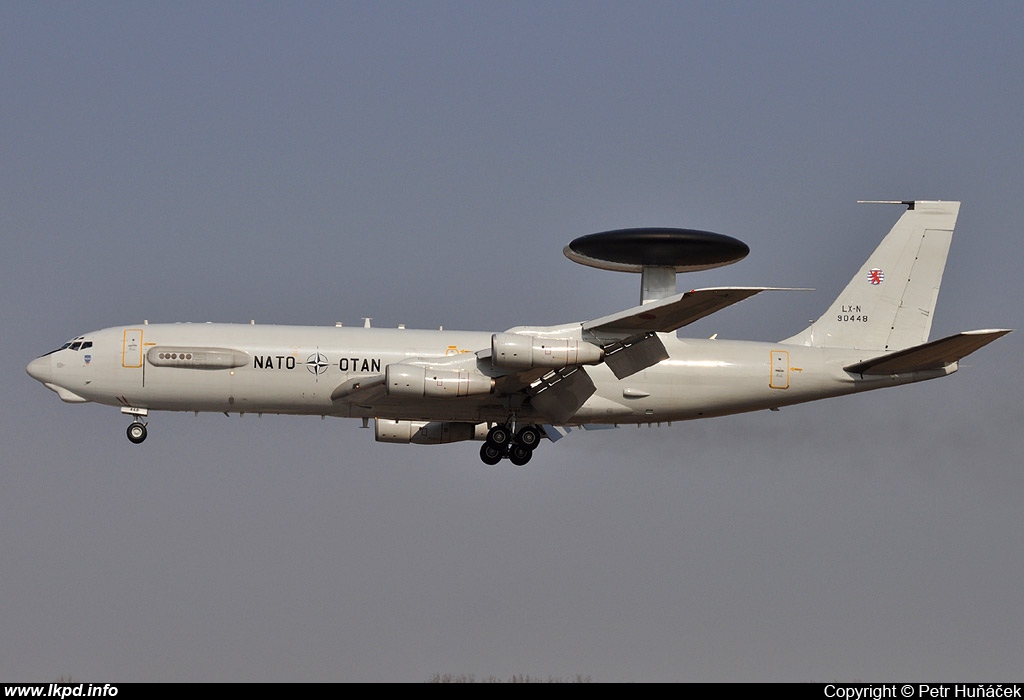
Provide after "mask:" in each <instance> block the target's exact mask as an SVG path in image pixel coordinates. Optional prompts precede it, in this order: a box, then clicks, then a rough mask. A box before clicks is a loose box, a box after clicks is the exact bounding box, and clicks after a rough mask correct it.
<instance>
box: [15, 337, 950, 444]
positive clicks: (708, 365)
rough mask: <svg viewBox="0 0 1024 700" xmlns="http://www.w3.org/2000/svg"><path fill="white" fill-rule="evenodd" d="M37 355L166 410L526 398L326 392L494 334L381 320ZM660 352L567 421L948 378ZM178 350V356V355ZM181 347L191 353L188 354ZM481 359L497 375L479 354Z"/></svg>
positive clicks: (423, 408)
mask: <svg viewBox="0 0 1024 700" xmlns="http://www.w3.org/2000/svg"><path fill="white" fill-rule="evenodd" d="M82 338H83V339H84V341H86V342H89V343H91V346H90V347H88V348H87V349H77V350H76V349H72V348H71V347H69V348H65V349H61V350H58V351H55V352H52V353H50V354H48V355H44V356H43V357H41V358H38V359H37V360H35V361H33V363H32V364H31V365H29V374H31V375H32V376H33V377H35V378H36V379H38V380H39V381H42V382H43V383H44V384H46V385H47V386H48V387H49V388H51V389H53V390H54V391H56V392H57V393H58V395H60V397H61V398H62V399H64V400H65V401H69V402H81V401H93V402H96V403H101V404H107V405H112V406H121V407H136V408H141V409H146V410H157V411H159V410H166V411H197V412H198V411H217V412H228V413H285V414H304V415H330V416H339V417H367V418H385V419H395V420H413V421H462V422H471V423H482V422H501V421H505V420H506V419H507V418H508V416H509V414H510V410H511V411H512V412H515V413H517V415H518V417H519V418H521V419H524V420H525V419H534V418H541V417H538V416H535V415H534V411H533V409H532V408H531V406H530V404H529V402H526V403H525V404H519V405H510V403H509V401H508V397H502V396H500V395H497V394H489V395H482V396H468V397H460V398H423V399H416V400H409V399H408V398H402V399H398V398H395V397H392V396H388V395H387V394H386V393H385V392H383V391H381V392H377V394H376V395H374V396H373V397H371V398H372V400H370V401H368V400H366V399H367V396H365V395H358V394H355V395H352V396H341V397H338V396H336V397H335V398H333V399H332V393H335V390H336V389H337V388H338V387H340V386H342V385H344V384H345V383H346V382H350V383H351V382H352V381H353V380H359V378H360V377H364V378H367V379H369V378H372V377H377V376H380V375H381V374H382V373H383V372H384V370H385V368H386V367H387V366H388V365H389V364H392V363H397V362H401V361H403V360H407V359H409V358H418V359H421V360H422V359H430V358H436V359H438V360H439V361H444V360H445V359H446V358H448V359H451V358H453V357H463V358H470V357H471V355H472V354H474V353H477V352H478V351H480V350H481V349H483V348H487V347H489V343H490V341H491V333H487V332H461V331H443V330H438V331H425V330H411V329H410V330H406V329H384V328H358V327H356V328H342V327H304V326H273V325H270V326H268V325H251V324H249V325H242V324H214V323H201V324H192V323H183V324H152V325H149V324H140V325H136V326H123V327H117V328H107V329H104V330H100V331H96V332H93V333H89V334H87V335H85V336H82ZM661 339H662V341H663V343H664V345H665V348H666V350H667V351H668V353H669V358H668V359H665V360H663V361H661V362H659V363H658V364H656V365H654V366H651V367H649V368H647V369H645V370H642V371H640V372H637V373H635V374H633V375H632V376H629V377H626V378H624V379H621V380H620V379H617V378H616V377H615V376H614V375H613V374H612V372H611V370H610V369H609V368H608V367H607V366H606V365H604V364H599V365H595V366H588V367H586V372H587V373H588V375H589V376H590V378H591V379H592V380H593V382H594V384H595V386H596V387H597V391H596V392H595V393H594V394H593V395H592V396H590V397H589V398H588V399H587V400H586V402H585V403H584V404H583V405H582V406H581V407H580V408H579V409H578V410H577V411H576V412H575V414H574V415H573V416H572V418H571V419H570V420H567V421H565V423H566V424H569V425H578V424H590V423H611V424H617V423H656V422H663V421H664V422H667V421H676V420H691V419H697V418H706V417H712V416H720V415H727V414H732V413H741V412H745V411H754V410H760V409H770V408H775V407H779V406H784V405H789V404H795V403H801V402H805V401H811V400H815V399H820V398H825V397H829V396H839V395H843V394H850V393H854V392H857V391H864V390H868V389H874V388H879V387H883V386H895V385H898V384H906V383H909V382H913V381H921V380H924V379H931V378H933V377H939V376H944V375H946V374H949V373H951V372H953V371H955V370H956V366H955V364H954V365H952V366H950V367H947V368H944V369H941V370H932V371H927V372H914V373H908V374H902V375H886V376H876V377H864V378H862V377H860V376H857V375H852V374H850V373H849V372H847V371H845V370H844V369H843V367H845V366H848V365H850V364H851V363H854V362H857V361H860V360H864V359H866V358H867V357H870V356H871V355H872V353H871V352H862V351H857V350H846V349H833V348H820V347H808V346H803V345H789V344H779V343H764V342H750V341H728V340H695V339H677V338H676V337H675V336H674V335H671V334H666V335H662V336H661ZM179 353H180V354H181V358H180V359H179V358H178V357H177V355H178V354H179ZM186 355H187V357H186ZM476 365H477V367H478V368H479V370H480V371H481V372H483V373H484V374H490V375H492V376H499V375H501V374H502V372H500V371H496V370H493V369H492V368H491V365H490V360H489V359H486V358H484V359H480V360H478V361H477V362H476Z"/></svg>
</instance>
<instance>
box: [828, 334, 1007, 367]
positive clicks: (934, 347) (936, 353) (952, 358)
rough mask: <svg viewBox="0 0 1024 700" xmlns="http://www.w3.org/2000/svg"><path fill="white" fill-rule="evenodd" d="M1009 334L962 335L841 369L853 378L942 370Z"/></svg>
mask: <svg viewBox="0 0 1024 700" xmlns="http://www.w3.org/2000/svg"><path fill="white" fill-rule="evenodd" d="M1009 332H1010V331H1008V330H1004V329H992V330H981V331H964V332H963V333H957V334H956V335H951V336H949V337H947V338H942V339H940V340H933V341H932V342H930V343H925V344H924V345H917V346H915V347H912V348H907V349H906V350H900V351H899V352H893V353H890V354H888V355H882V356H880V357H875V358H872V359H870V360H865V361H864V362H858V363H856V364H853V365H850V366H848V367H844V368H843V369H845V370H846V371H847V372H852V373H853V374H901V373H904V372H919V371H923V370H929V369H942V368H943V367H946V366H948V365H951V364H953V363H954V362H958V361H959V360H961V359H963V358H964V357H967V356H968V355H970V354H971V353H972V352H974V351H975V350H978V349H979V348H983V347H985V346H986V345H988V344H989V343H991V342H992V341H993V340H998V339H999V338H1002V337H1003V336H1004V335H1006V334H1007V333H1009Z"/></svg>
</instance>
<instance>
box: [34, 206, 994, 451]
mask: <svg viewBox="0 0 1024 700" xmlns="http://www.w3.org/2000/svg"><path fill="white" fill-rule="evenodd" d="M893 203H897V204H904V205H906V206H907V210H906V211H905V213H904V214H903V215H902V216H901V217H900V219H899V220H898V221H897V222H896V225H895V226H894V227H893V228H892V230H891V231H890V232H889V234H888V235H887V236H886V237H885V238H884V239H883V240H882V242H881V244H880V245H879V246H878V248H877V249H876V250H875V252H874V253H872V254H871V256H870V257H869V258H868V259H867V261H866V262H865V263H864V264H863V265H862V266H861V268H860V269H859V270H858V271H857V273H856V274H855V275H854V276H853V279H852V280H850V282H849V284H848V285H847V286H846V288H845V289H844V290H843V291H842V293H841V294H840V295H839V296H838V297H837V298H836V300H835V301H834V302H832V305H831V306H829V307H828V309H827V310H826V311H825V313H824V314H823V315H822V316H821V318H819V319H818V320H817V321H815V322H813V323H812V324H811V325H810V326H809V327H807V328H806V329H804V330H802V331H801V332H799V333H797V334H796V335H793V336H791V337H789V338H786V339H784V340H779V341H776V342H752V341H733V340H720V339H716V338H714V337H713V338H711V339H689V338H685V339H684V338H677V337H676V335H675V334H674V331H676V330H677V329H679V328H682V327H683V326H686V325H687V324H690V323H693V322H694V321H696V320H698V319H700V318H703V317H705V316H707V315H709V314H711V313H714V312H716V311H719V310H721V309H723V308H725V307H727V306H729V305H731V304H734V303H736V302H739V301H742V300H744V299H747V298H749V297H751V296H754V295H755V294H758V293H760V292H763V291H768V290H770V289H774V288H770V287H717V288H708V289H695V290H692V291H689V292H685V293H682V294H679V293H676V273H678V272H686V271H692V270H703V269H707V268H711V267H716V266H720V265H725V264H728V263H731V262H735V261H736V260H738V259H740V258H742V257H744V256H745V255H746V254H747V253H748V252H749V249H748V248H747V246H746V245H744V244H743V243H741V242H740V241H737V240H736V239H734V238H730V237H728V236H722V235H719V234H714V233H709V232H705V231H694V230H686V229H626V230H620V231H610V232H606V233H599V234H593V235H590V236H583V237H581V238H577V239H576V240H574V241H573V242H572V243H570V244H569V245H568V246H567V247H566V248H565V251H564V252H565V254H566V255H567V256H568V257H569V258H570V259H572V260H574V261H576V262H580V263H583V264H587V265H591V266H594V267H599V268H602V269H609V270H620V271H634V272H640V273H641V274H642V277H641V304H640V305H639V306H635V307H633V308H630V309H626V310H625V311H621V312H618V313H614V314H611V315H609V316H604V317H602V318H597V319H594V320H590V321H582V322H573V323H564V324H561V325H556V326H520V327H516V328H510V329H508V330H506V331H504V332H501V333H491V332H465V331H445V330H436V331H435V330H406V329H405V328H401V327H400V328H397V329H384V328H371V327H370V324H369V322H367V323H366V324H365V325H364V327H352V328H350V327H341V326H340V325H339V326H335V327H305V326H275V325H256V324H254V323H250V324H219V323H202V324H189V323H185V324H178V323H176V324H149V323H147V322H144V323H141V324H135V325H131V326H121V327H117V328H106V329H103V330H99V331H94V332H91V333H86V334H85V335H81V336H78V337H77V338H75V339H73V340H71V341H69V342H67V343H65V344H64V345H63V346H61V348H60V349H58V350H54V351H53V352H50V353H47V354H46V355H43V356H42V357H40V358H38V359H36V360H33V361H32V362H31V363H30V364H29V365H28V368H27V369H28V373H29V375H31V376H32V377H33V378H35V379H37V380H39V381H40V382H42V383H43V384H44V385H45V386H46V387H47V388H49V389H51V390H53V391H54V392H56V393H57V395H58V396H59V397H60V398H61V399H62V400H63V401H66V402H68V403H84V402H88V401H93V402H96V403H101V404H106V405H109V406H117V407H119V408H120V409H121V412H122V413H124V414H127V415H129V416H131V419H132V422H131V424H130V425H129V426H128V431H127V432H128V439H129V440H131V441H132V442H133V443H141V442H142V441H143V440H145V439H146V434H147V423H146V420H147V417H148V416H149V413H150V412H151V411H194V412H196V413H197V414H198V413H199V412H200V411H211V412H212V411H217V412H223V413H225V414H228V413H240V414H244V413H257V414H263V413H282V414H302V415H320V416H337V417H344V418H361V419H362V420H363V425H364V426H368V424H369V420H370V419H373V420H374V424H375V433H376V439H377V440H378V441H381V442H396V443H417V444H444V443H449V442H457V441H461V440H482V441H483V445H482V446H481V449H480V457H481V459H482V460H483V461H484V462H486V463H487V464H497V463H498V462H500V461H501V460H502V459H504V458H508V459H509V460H510V461H511V462H512V463H513V464H516V465H523V464H526V463H527V462H528V461H529V460H530V458H531V456H532V455H533V451H534V449H535V448H536V447H537V446H538V444H539V443H540V441H541V440H542V439H544V438H548V439H551V440H557V439H558V438H559V437H561V435H562V433H563V432H564V428H566V427H573V426H584V427H586V426H591V425H594V426H597V425H622V424H642V423H647V424H652V423H659V424H660V423H663V422H664V423H669V422H671V421H683V420H692V419H697V418H709V417H712V416H723V415H728V414H733V413H741V412H746V411H756V410H762V409H777V408H779V407H780V406H787V405H791V404H797V403H803V402H806V401H814V400H816V399H823V398H826V397H833V396H840V395H844V394H852V393H855V392H860V391H867V390H870V389H880V388H882V387H889V386H897V385H900V384H908V383H911V382H918V381H923V380H926V379H934V378H936V377H943V376H946V375H948V374H952V373H953V372H955V371H956V370H957V368H958V364H957V363H958V361H959V360H960V359H962V358H963V357H965V356H967V355H968V354H970V353H972V352H974V351H975V350H977V349H979V348H981V347H983V346H984V345H987V344H988V343H990V342H992V341H994V340H996V339H997V338H999V337H1001V336H1003V335H1005V334H1007V333H1009V332H1010V331H1009V330H1004V329H990V330H974V331H965V332H962V333H958V334H956V335H953V336H949V337H947V338H942V339H941V340H935V341H931V342H929V341H928V333H929V330H930V328H931V324H932V313H933V311H934V308H935V301H936V297H937V295H938V291H939V284H940V282H941V279H942V272H943V268H944V267H945V263H946V254H947V252H948V250H949V245H950V241H951V238H952V234H953V228H954V225H955V224H956V219H957V214H958V212H959V209H960V203H959V202H938V201H916V202H893Z"/></svg>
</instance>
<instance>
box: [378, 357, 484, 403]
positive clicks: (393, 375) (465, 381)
mask: <svg viewBox="0 0 1024 700" xmlns="http://www.w3.org/2000/svg"><path fill="white" fill-rule="evenodd" d="M384 386H385V388H386V389H387V393H388V396H397V397H401V398H412V399H422V398H428V399H446V398H458V397H460V396H479V395H482V394H489V393H491V391H492V390H493V389H494V380H493V379H491V378H490V377H488V376H485V375H483V374H481V373H480V372H477V371H475V370H468V369H435V368H433V367H422V366H420V365H406V364H402V363H400V362H399V363H396V364H391V365H388V366H387V367H386V368H385V369H384Z"/></svg>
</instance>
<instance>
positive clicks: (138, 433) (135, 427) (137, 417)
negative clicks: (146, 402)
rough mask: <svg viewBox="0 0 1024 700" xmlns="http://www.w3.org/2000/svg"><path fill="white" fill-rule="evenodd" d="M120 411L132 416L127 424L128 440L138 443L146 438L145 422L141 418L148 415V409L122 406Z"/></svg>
mask: <svg viewBox="0 0 1024 700" xmlns="http://www.w3.org/2000/svg"><path fill="white" fill-rule="evenodd" d="M121 413H124V414H125V415H129V416H131V417H132V422H131V424H130V425H129V426H128V430H127V431H125V432H127V433H128V441H129V442H131V443H132V444H134V445H138V444H139V443H140V442H142V441H143V440H145V439H146V435H147V434H148V433H147V431H146V423H145V421H144V420H143V419H144V418H145V417H146V416H148V415H149V409H146V408H138V407H136V406H122V407H121Z"/></svg>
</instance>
